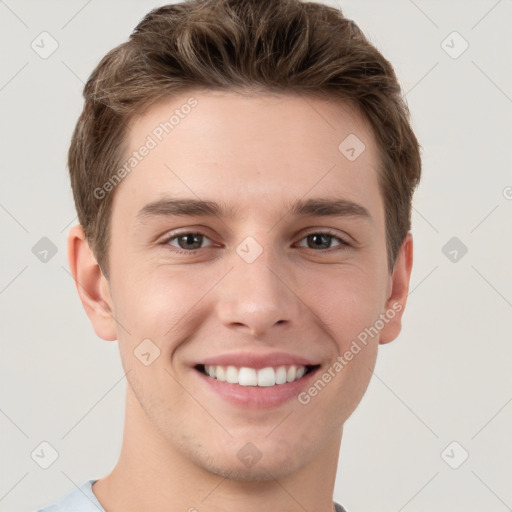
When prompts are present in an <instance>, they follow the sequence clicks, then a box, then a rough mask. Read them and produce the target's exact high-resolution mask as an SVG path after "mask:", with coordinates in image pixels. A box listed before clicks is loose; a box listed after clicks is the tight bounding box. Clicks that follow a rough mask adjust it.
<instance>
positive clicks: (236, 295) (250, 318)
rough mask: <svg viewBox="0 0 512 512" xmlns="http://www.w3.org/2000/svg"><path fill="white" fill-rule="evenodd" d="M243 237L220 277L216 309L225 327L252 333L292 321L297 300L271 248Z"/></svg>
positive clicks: (296, 310) (295, 316)
mask: <svg viewBox="0 0 512 512" xmlns="http://www.w3.org/2000/svg"><path fill="white" fill-rule="evenodd" d="M251 238H252V237H247V239H245V240H244V241H243V242H242V243H240V244H239V245H238V247H237V248H236V252H234V254H233V256H232V262H231V263H230V268H231V271H230V272H229V273H228V275H227V276H226V278H225V279H223V281H222V283H221V285H222V287H221V289H220V290H219V292H220V293H219V294H218V301H217V311H218V315H219V317H220V320H221V321H222V322H223V323H224V324H225V325H226V326H234V325H238V326H240V327H242V326H245V328H246V329H248V330H249V332H250V333H251V334H253V335H255V336H258V335H262V334H264V333H265V331H267V330H268V329H271V328H272V327H273V326H274V325H277V324H279V325H280V324H285V323H289V324H292V323H296V322H297V318H298V315H299V313H300V312H299V302H300V301H299V300H298V298H297V297H296V296H295V294H294V293H293V292H292V291H291V290H290V289H289V287H288V286H287V281H288V279H287V277H286V275H287V272H285V271H284V265H283V264H282V262H283V260H281V263H280V262H279V258H278V255H276V254H274V252H273V251H272V249H269V248H264V247H263V246H261V245H260V244H258V242H256V240H255V239H254V238H252V239H251Z"/></svg>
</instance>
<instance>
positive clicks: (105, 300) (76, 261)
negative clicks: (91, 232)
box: [68, 225, 117, 341]
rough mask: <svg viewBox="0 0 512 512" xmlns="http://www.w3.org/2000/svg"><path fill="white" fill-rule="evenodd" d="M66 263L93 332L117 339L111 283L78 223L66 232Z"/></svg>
mask: <svg viewBox="0 0 512 512" xmlns="http://www.w3.org/2000/svg"><path fill="white" fill-rule="evenodd" d="M68 263H69V268H70V270H71V274H72V276H73V279H74V281H75V286H76V289H77V291H78V295H79V296H80V300H81V301H82V305H83V307H84V309H85V312H86V313H87V316H88V317H89V320H90V321H91V324H92V327H93V329H94V331H95V332H96V334H97V335H98V336H99V337H100V338H101V339H104V340H106V341H114V340H116V339H117V332H116V322H115V319H114V308H113V301H112V297H111V295H110V285H109V282H108V280H107V279H106V277H105V276H104V275H103V272H102V271H101V269H100V267H99V265H98V263H97V261H96V258H95V257H94V254H93V252H92V250H91V248H90V247H89V244H88V243H87V240H86V239H85V233H84V230H83V228H82V226H81V225H77V226H73V227H72V228H71V229H70V231H69V234H68Z"/></svg>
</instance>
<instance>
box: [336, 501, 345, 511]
mask: <svg viewBox="0 0 512 512" xmlns="http://www.w3.org/2000/svg"><path fill="white" fill-rule="evenodd" d="M334 508H335V509H336V512H347V511H346V510H345V509H344V508H343V507H342V506H341V505H340V504H339V503H336V502H334Z"/></svg>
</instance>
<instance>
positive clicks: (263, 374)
mask: <svg viewBox="0 0 512 512" xmlns="http://www.w3.org/2000/svg"><path fill="white" fill-rule="evenodd" d="M240 373H242V370H240ZM275 383H276V372H275V371H274V368H271V367H269V368H262V369H261V370H258V386H273V385H274V384H275Z"/></svg>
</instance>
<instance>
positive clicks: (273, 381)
mask: <svg viewBox="0 0 512 512" xmlns="http://www.w3.org/2000/svg"><path fill="white" fill-rule="evenodd" d="M204 371H205V373H206V374H207V375H209V376H210V377H212V378H214V379H217V380H219V381H220V382H228V383H230V384H238V385H240V386H260V387H271V386H275V385H277V384H286V383H287V382H294V381H296V380H299V379H300V378H302V377H303V376H304V375H305V373H306V367H305V366H296V365H291V366H288V367H286V366H278V367H276V368H273V367H271V366H268V367H267V368H261V369H259V370H256V369H255V368H248V367H246V366H243V367H241V368H237V367H236V366H209V365H205V366H204Z"/></svg>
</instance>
